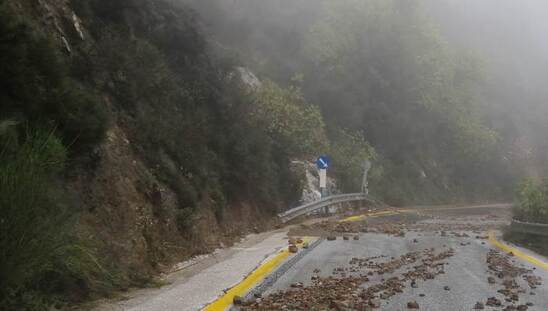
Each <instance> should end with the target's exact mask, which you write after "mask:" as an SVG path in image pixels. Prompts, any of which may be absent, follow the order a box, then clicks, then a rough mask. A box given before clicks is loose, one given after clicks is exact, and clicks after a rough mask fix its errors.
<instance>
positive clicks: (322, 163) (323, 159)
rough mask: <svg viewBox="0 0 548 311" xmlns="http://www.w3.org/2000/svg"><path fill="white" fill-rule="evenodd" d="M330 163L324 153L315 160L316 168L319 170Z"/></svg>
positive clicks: (325, 167)
mask: <svg viewBox="0 0 548 311" xmlns="http://www.w3.org/2000/svg"><path fill="white" fill-rule="evenodd" d="M330 163H331V160H330V159H329V157H327V156H326V155H321V156H320V157H319V158H318V160H316V166H318V169H320V170H325V169H327V168H328V167H329V164H330Z"/></svg>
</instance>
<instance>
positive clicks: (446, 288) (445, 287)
mask: <svg viewBox="0 0 548 311" xmlns="http://www.w3.org/2000/svg"><path fill="white" fill-rule="evenodd" d="M443 289H444V290H451V288H449V286H444V287H443Z"/></svg>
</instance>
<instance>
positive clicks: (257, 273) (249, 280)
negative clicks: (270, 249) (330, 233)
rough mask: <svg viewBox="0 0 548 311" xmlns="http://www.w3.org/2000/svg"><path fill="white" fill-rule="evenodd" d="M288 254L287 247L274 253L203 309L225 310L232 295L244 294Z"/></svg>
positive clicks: (306, 238)
mask: <svg viewBox="0 0 548 311" xmlns="http://www.w3.org/2000/svg"><path fill="white" fill-rule="evenodd" d="M310 240H311V238H310V237H305V238H303V243H301V244H298V246H302V244H304V243H309V242H310ZM289 254H290V253H289V250H288V249H287V247H286V248H284V250H282V251H280V252H279V253H278V254H276V256H274V258H272V259H270V260H269V261H267V262H265V263H264V264H262V265H261V266H259V267H258V268H257V269H255V270H254V271H253V272H251V274H249V275H248V276H247V277H246V278H245V279H244V280H243V281H241V282H240V283H238V284H237V285H236V286H234V287H232V288H231V289H229V290H228V291H227V292H226V293H225V294H224V295H223V296H222V297H220V298H219V299H217V300H216V301H214V302H212V303H211V304H209V305H208V306H206V307H205V308H204V309H203V311H225V310H226V309H228V308H229V307H230V306H231V305H232V301H233V299H234V296H241V297H243V296H245V294H246V293H247V292H249V290H251V289H252V288H253V287H254V286H255V285H257V284H259V282H261V281H262V280H263V279H264V278H265V277H266V276H267V275H268V274H270V273H271V272H272V271H273V270H274V269H275V268H276V267H278V266H279V265H280V264H281V263H282V262H283V261H284V260H285V259H286V258H287V257H289Z"/></svg>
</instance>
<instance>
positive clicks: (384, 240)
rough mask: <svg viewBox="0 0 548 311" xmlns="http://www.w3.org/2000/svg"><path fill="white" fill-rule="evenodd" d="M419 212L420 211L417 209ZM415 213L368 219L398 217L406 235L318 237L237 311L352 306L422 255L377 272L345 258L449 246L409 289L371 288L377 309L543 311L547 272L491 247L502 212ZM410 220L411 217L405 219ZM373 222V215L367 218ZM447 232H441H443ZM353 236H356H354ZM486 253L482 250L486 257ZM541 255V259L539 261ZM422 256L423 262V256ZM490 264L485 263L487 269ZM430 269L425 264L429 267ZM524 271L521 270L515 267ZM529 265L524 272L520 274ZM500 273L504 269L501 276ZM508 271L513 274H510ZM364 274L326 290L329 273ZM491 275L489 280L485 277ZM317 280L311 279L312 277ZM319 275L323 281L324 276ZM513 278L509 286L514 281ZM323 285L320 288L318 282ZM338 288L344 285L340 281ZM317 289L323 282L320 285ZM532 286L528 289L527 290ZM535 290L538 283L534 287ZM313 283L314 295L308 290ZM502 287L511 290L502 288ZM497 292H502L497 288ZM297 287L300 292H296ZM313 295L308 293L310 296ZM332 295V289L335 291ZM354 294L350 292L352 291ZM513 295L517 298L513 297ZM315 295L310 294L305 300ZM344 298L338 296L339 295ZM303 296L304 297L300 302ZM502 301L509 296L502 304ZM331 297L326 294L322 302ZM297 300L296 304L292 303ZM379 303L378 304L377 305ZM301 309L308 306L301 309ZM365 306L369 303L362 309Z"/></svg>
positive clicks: (387, 257) (384, 257)
mask: <svg viewBox="0 0 548 311" xmlns="http://www.w3.org/2000/svg"><path fill="white" fill-rule="evenodd" d="M421 213H422V212H421ZM422 214H423V215H422V216H420V217H418V218H417V215H416V213H413V215H407V216H396V217H395V218H394V216H392V217H391V219H389V220H386V219H384V220H381V219H380V218H379V219H375V221H374V222H378V223H381V222H383V221H389V222H399V221H402V220H403V223H405V224H404V225H402V226H401V227H400V228H402V229H401V231H402V232H404V234H405V235H404V236H403V237H402V236H398V234H394V233H393V232H390V234H387V233H382V232H380V233H354V234H350V233H349V235H350V236H351V237H350V238H349V239H348V240H343V239H342V237H341V236H340V234H339V237H338V238H337V239H336V240H335V241H328V240H325V241H323V242H322V243H321V244H320V245H318V246H317V247H316V248H314V249H313V250H312V251H311V252H310V253H308V254H307V255H306V256H305V257H304V258H302V259H301V260H300V261H299V262H297V263H296V264H295V265H294V266H293V267H292V268H290V269H289V270H288V271H287V272H286V273H285V274H284V275H283V276H282V277H280V278H279V279H278V280H277V282H276V283H275V284H274V285H273V286H272V287H271V288H270V289H268V290H267V291H266V292H265V293H264V294H263V298H261V299H259V303H256V304H254V305H252V306H249V307H244V308H243V309H246V310H247V309H249V310H254V309H260V310H277V309H280V310H284V309H286V310H307V309H309V310H314V309H315V308H316V307H317V308H318V309H322V307H328V308H329V309H333V310H356V309H358V310H359V309H363V310H369V309H365V308H363V305H362V306H361V307H356V306H357V305H356V304H354V305H353V304H352V301H360V299H361V298H357V297H356V296H357V295H359V293H360V292H361V291H363V290H364V289H367V288H372V287H373V286H374V285H376V284H383V282H386V280H388V279H390V278H392V277H397V278H399V279H402V280H404V279H405V278H404V274H405V273H406V272H409V271H412V270H413V269H414V267H416V266H418V265H419V263H421V262H423V263H424V262H425V261H424V260H425V259H424V257H420V256H422V255H419V258H418V260H417V261H415V262H412V263H410V264H404V265H402V266H401V267H398V269H395V271H393V272H391V273H382V274H381V273H376V272H375V269H373V268H372V269H367V268H364V269H355V267H356V266H355V265H354V266H353V265H352V264H351V263H350V261H351V260H352V258H355V259H360V258H371V257H378V256H381V257H380V258H374V259H367V260H366V261H367V262H379V263H381V262H389V261H391V260H393V259H397V258H400V256H402V255H406V254H409V253H415V252H416V253H419V254H422V253H423V252H424V251H425V250H430V251H431V252H432V253H433V254H437V253H441V252H444V251H447V250H450V249H452V250H453V253H452V254H453V255H452V256H450V257H448V258H445V259H443V260H441V261H440V262H443V263H444V265H443V272H442V273H440V274H437V275H435V277H433V278H432V279H425V280H423V279H421V277H418V278H415V277H411V278H412V279H416V282H415V283H416V285H413V286H411V281H410V279H409V278H407V279H405V281H403V282H402V284H403V286H402V290H401V292H399V293H396V294H395V295H392V296H390V297H382V296H381V294H382V293H383V292H386V291H388V292H390V291H391V289H390V288H389V289H388V290H381V291H377V292H375V296H374V297H373V298H374V300H375V301H376V302H375V303H373V304H371V303H369V305H373V306H375V308H373V309H379V310H408V303H409V302H412V301H416V302H417V303H418V306H419V310H436V311H437V310H474V307H475V306H476V304H477V303H478V302H480V303H482V304H484V308H485V310H516V309H517V308H518V306H520V309H517V310H548V284H546V283H545V282H546V281H547V280H548V271H547V270H545V269H543V268H540V267H536V266H534V265H532V264H530V263H529V262H528V261H527V260H523V259H521V258H518V257H516V256H509V255H506V254H504V253H502V252H498V251H497V252H494V251H496V249H495V248H494V246H493V245H492V244H491V243H490V241H489V240H488V239H485V237H486V236H487V234H488V232H487V230H491V229H493V228H496V227H498V226H499V225H501V224H503V223H504V222H505V221H506V220H507V219H506V218H505V215H504V214H505V212H503V211H499V210H494V209H477V210H475V211H470V210H466V211H464V210H463V211H459V210H446V211H441V212H440V211H435V212H434V213H430V214H429V215H424V213H422ZM410 219H411V221H410ZM370 221H371V220H370ZM442 229H443V230H446V231H445V232H443V233H442V232H441V231H442ZM355 235H358V236H359V240H354V239H353V236H355ZM490 252H491V255H488V254H490ZM489 256H492V257H493V258H495V259H490V260H498V261H496V262H499V261H501V262H503V263H504V262H506V264H507V265H509V266H508V267H507V266H505V264H501V265H500V266H497V264H493V262H490V263H488V262H487V258H488V257H489ZM534 256H536V257H537V258H541V259H543V260H544V261H545V262H546V259H545V258H542V257H540V256H538V255H534ZM426 260H428V259H426ZM490 265H491V266H492V267H491V268H490V267H489V266H490ZM352 267H354V269H352ZM430 268H431V267H428V269H430ZM520 268H524V269H525V270H519V269H520ZM526 270H530V271H528V272H527V271H526ZM500 271H502V272H503V273H504V274H502V275H499V272H500ZM512 271H519V272H518V273H516V275H512V274H513V272H512ZM366 272H370V273H369V274H370V275H369V276H368V281H366V282H363V284H360V286H359V287H357V288H352V287H348V294H349V295H346V294H345V291H344V290H343V291H342V293H343V294H340V292H338V293H336V292H337V291H336V290H335V289H333V287H332V286H331V287H326V286H325V285H324V284H322V282H323V283H328V282H327V281H325V280H328V279H329V278H335V279H344V278H347V277H349V276H357V275H363V274H364V273H366ZM526 276H535V277H540V278H541V279H542V285H533V286H530V285H529V283H528V282H526V280H525V277H526ZM489 278H492V281H494V283H490V282H489V281H488V279H489ZM313 279H315V280H313ZM322 280H324V281H322ZM514 281H515V284H514V283H513V282H514ZM318 284H321V285H318ZM341 284H345V285H340V286H347V285H346V283H343V282H341ZM322 286H323V287H322ZM532 287H533V288H532ZM535 287H536V288H535ZM307 288H314V291H315V292H310V291H308V292H307V291H306V289H307ZM504 289H509V291H507V292H506V295H505V293H504ZM500 290H503V291H502V292H499V291H500ZM317 291H325V292H326V293H325V294H326V295H334V297H336V300H337V301H343V303H341V304H331V305H329V304H328V305H326V304H325V301H326V299H324V298H325V297H322V296H321V294H320V295H318V294H317V293H316V292H317ZM300 292H302V295H303V297H301V296H300V294H299V293H300ZM275 293H279V296H275V297H274V298H272V296H270V297H271V298H269V295H272V294H275ZM311 293H313V294H314V295H311ZM333 293H336V294H333ZM350 294H353V295H350ZM512 294H515V297H514V298H515V299H516V298H517V299H518V300H515V299H514V300H511V298H512ZM311 296H313V297H311ZM340 296H342V297H340ZM489 297H495V298H496V299H498V300H500V302H501V305H500V306H488V305H485V304H486V303H487V299H488V298H489ZM299 299H302V300H303V301H299ZM506 299H508V300H510V301H506ZM327 300H329V299H327ZM295 301H298V302H295ZM375 304H378V305H375ZM302 306H306V307H304V308H303V307H302ZM368 308H369V307H368Z"/></svg>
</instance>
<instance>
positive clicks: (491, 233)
mask: <svg viewBox="0 0 548 311" xmlns="http://www.w3.org/2000/svg"><path fill="white" fill-rule="evenodd" d="M489 243H491V244H493V245H494V246H496V247H497V248H499V249H501V250H503V251H505V252H507V253H512V254H513V255H514V256H516V257H518V258H521V259H523V260H525V261H528V262H530V263H532V264H533V265H535V266H537V267H540V268H543V269H545V270H548V263H546V262H544V261H542V260H540V259H538V258H535V257H533V256H530V255H527V254H525V253H524V252H522V251H520V250H519V249H517V248H515V247H512V246H510V245H507V244H504V243H502V242H500V241H498V240H497V238H496V235H495V232H494V231H489Z"/></svg>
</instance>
